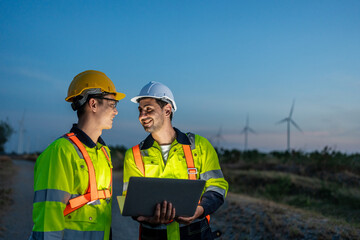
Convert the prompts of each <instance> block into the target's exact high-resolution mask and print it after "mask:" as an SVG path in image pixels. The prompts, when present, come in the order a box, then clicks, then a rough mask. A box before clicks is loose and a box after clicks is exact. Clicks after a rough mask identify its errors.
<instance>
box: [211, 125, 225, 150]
mask: <svg viewBox="0 0 360 240" xmlns="http://www.w3.org/2000/svg"><path fill="white" fill-rule="evenodd" d="M213 140H214V142H215V143H216V145H215V146H216V148H218V150H220V141H222V140H225V139H224V138H223V136H222V126H220V128H219V131H218V132H217V134H216V135H215V136H214V137H213Z"/></svg>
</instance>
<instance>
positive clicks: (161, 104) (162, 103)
mask: <svg viewBox="0 0 360 240" xmlns="http://www.w3.org/2000/svg"><path fill="white" fill-rule="evenodd" d="M155 100H156V102H157V104H159V106H160V108H161V109H163V108H164V107H165V106H166V105H168V104H170V105H171V103H168V102H165V101H163V100H160V99H157V98H155ZM171 110H172V105H171ZM172 118H173V112H172V111H171V113H170V121H172Z"/></svg>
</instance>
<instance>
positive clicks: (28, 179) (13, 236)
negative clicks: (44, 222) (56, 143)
mask: <svg viewBox="0 0 360 240" xmlns="http://www.w3.org/2000/svg"><path fill="white" fill-rule="evenodd" d="M13 163H14V167H15V168H16V172H15V175H14V176H13V177H12V180H10V179H9V182H10V183H12V189H13V191H12V198H13V199H14V202H13V204H12V205H11V206H10V208H9V209H8V210H7V211H6V212H5V213H4V214H3V217H2V228H3V232H2V234H1V235H0V239H4V240H5V239H6V240H17V239H28V238H29V236H30V233H31V230H32V225H33V222H32V201H33V196H34V193H33V181H34V180H33V179H34V174H33V171H34V163H33V162H30V161H24V160H13ZM121 177H122V175H121V173H120V172H114V182H113V185H114V196H117V195H120V194H121V189H122V178H121ZM112 216H113V222H112V228H113V239H119V240H122V239H124V240H128V239H137V238H138V229H139V226H138V223H137V222H135V221H133V220H132V219H131V218H129V217H123V216H121V214H120V210H119V207H118V204H117V202H116V199H115V198H113V211H112Z"/></svg>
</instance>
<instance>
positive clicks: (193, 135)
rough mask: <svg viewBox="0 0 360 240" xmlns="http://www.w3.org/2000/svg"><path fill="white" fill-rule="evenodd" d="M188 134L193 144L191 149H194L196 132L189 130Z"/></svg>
mask: <svg viewBox="0 0 360 240" xmlns="http://www.w3.org/2000/svg"><path fill="white" fill-rule="evenodd" d="M186 135H187V137H188V139H189V141H190V143H191V145H190V148H191V150H194V149H195V134H193V133H190V132H189V133H187V134H186Z"/></svg>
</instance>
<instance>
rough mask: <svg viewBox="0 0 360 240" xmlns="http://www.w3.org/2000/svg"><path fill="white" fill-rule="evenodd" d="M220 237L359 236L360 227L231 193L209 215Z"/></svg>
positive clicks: (279, 239) (347, 237)
mask: <svg viewBox="0 0 360 240" xmlns="http://www.w3.org/2000/svg"><path fill="white" fill-rule="evenodd" d="M211 224H212V226H213V228H214V229H217V230H220V231H222V232H223V235H222V237H221V238H220V239H224V240H225V239H278V240H281V239H360V230H359V228H356V227H354V226H351V225H349V224H348V223H346V222H344V221H343V220H338V219H331V218H327V217H325V216H323V215H322V214H319V213H316V212H313V211H308V210H303V209H300V208H297V207H292V206H289V205H287V204H282V203H278V202H274V201H270V200H266V199H259V198H255V197H250V196H248V195H244V194H235V193H232V192H230V193H229V194H228V196H227V201H226V203H225V204H224V205H223V206H222V207H221V208H220V209H219V210H218V211H216V212H215V213H214V214H213V215H212V222H211Z"/></svg>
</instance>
